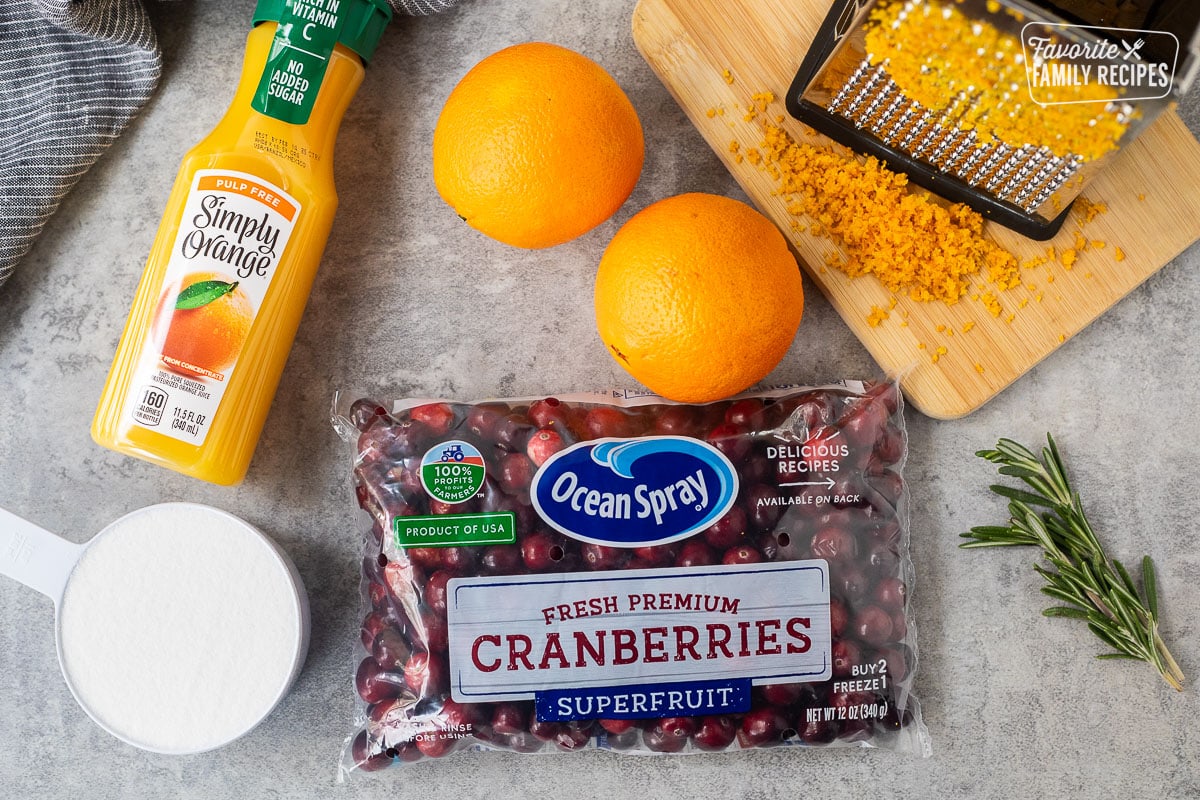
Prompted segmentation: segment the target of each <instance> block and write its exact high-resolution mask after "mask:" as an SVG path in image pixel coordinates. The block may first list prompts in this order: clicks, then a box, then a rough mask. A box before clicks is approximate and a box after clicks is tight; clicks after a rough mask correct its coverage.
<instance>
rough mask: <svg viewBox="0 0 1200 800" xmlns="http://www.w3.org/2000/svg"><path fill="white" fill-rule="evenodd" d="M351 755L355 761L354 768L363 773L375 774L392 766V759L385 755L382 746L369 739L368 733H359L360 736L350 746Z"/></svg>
mask: <svg viewBox="0 0 1200 800" xmlns="http://www.w3.org/2000/svg"><path fill="white" fill-rule="evenodd" d="M350 755H351V758H353V759H354V766H355V767H356V768H358V769H361V770H362V771H363V772H375V771H377V770H381V769H383V768H384V767H388V766H391V764H392V759H391V757H390V756H388V755H387V754H386V753H384V751H383V748H382V747H380V745H378V744H376V743H374V742H372V741H371V740H370V739H369V738H368V737H367V732H366V731H359V733H358V736H356V737H355V738H354V744H352V745H351V746H350Z"/></svg>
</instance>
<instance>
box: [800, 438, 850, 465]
mask: <svg viewBox="0 0 1200 800" xmlns="http://www.w3.org/2000/svg"><path fill="white" fill-rule="evenodd" d="M803 452H804V460H805V461H806V462H807V464H808V474H809V475H825V474H829V473H832V472H837V471H838V470H837V467H839V466H840V465H841V463H842V462H843V461H845V460H847V459H849V458H850V456H851V455H852V453H853V450H852V448H851V447H850V446H849V445H848V444H847V443H846V437H845V436H844V435H843V434H842V433H841V431H838V430H836V429H834V428H821V429H819V430H818V431H817V432H816V433H814V434H813V435H812V436H809V437H808V439H807V440H806V441H805V442H804V451H803Z"/></svg>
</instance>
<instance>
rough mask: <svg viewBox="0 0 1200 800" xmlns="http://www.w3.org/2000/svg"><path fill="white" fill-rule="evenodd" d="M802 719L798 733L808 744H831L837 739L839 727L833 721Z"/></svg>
mask: <svg viewBox="0 0 1200 800" xmlns="http://www.w3.org/2000/svg"><path fill="white" fill-rule="evenodd" d="M802 719H803V721H802V722H801V723H800V729H799V731H798V733H799V734H800V739H801V740H802V741H803V742H805V743H806V744H829V743H830V742H832V741H833V740H834V739H836V738H837V734H838V725H837V723H836V722H834V721H833V720H826V719H813V720H809V719H804V718H802Z"/></svg>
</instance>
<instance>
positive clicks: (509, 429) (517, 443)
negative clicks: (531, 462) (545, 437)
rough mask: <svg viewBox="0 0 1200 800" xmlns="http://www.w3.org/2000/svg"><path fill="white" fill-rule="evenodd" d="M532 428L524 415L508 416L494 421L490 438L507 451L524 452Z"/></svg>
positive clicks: (514, 414)
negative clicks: (494, 425) (494, 424)
mask: <svg viewBox="0 0 1200 800" xmlns="http://www.w3.org/2000/svg"><path fill="white" fill-rule="evenodd" d="M533 430H534V427H533V425H532V424H531V423H530V422H529V420H528V419H527V418H526V417H525V415H524V414H516V413H513V414H508V415H506V416H504V417H501V418H500V419H498V420H497V421H496V427H495V430H494V432H493V435H492V438H494V439H495V440H496V444H498V445H500V446H501V447H504V448H506V449H508V450H514V451H518V450H524V449H525V445H526V443H527V442H528V441H529V436H530V434H532V433H533Z"/></svg>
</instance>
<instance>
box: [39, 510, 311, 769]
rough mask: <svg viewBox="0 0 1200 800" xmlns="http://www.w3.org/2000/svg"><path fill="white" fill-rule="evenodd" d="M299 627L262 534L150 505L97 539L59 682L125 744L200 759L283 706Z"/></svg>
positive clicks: (72, 594) (287, 580)
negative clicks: (198, 755)
mask: <svg viewBox="0 0 1200 800" xmlns="http://www.w3.org/2000/svg"><path fill="white" fill-rule="evenodd" d="M302 624H303V622H302V620H301V613H300V611H299V609H298V606H297V598H296V589H295V588H294V584H293V583H292V580H291V577H290V573H289V571H288V569H287V567H286V566H285V565H284V563H283V562H282V561H281V560H280V558H279V556H278V555H277V554H276V553H275V551H274V550H273V549H272V547H271V546H270V544H268V543H267V542H266V541H264V540H263V539H262V538H261V537H260V536H258V535H257V534H256V533H255V532H253V531H252V530H249V529H247V528H246V527H244V526H243V525H242V524H241V523H240V522H239V521H238V520H237V519H235V518H231V517H228V516H226V515H224V514H222V513H220V512H217V511H215V510H213V509H207V508H204V507H203V506H193V505H164V506H152V507H150V508H147V509H144V510H143V511H141V512H138V513H135V514H132V515H130V516H129V517H126V518H124V519H122V520H119V521H118V522H117V523H114V525H113V526H112V527H111V528H110V529H109V530H107V531H105V532H104V533H103V534H101V535H100V536H98V537H97V538H96V540H95V541H94V542H93V543H92V544H91V545H90V546H89V547H88V548H87V550H86V551H85V552H84V555H83V558H82V559H81V560H80V562H79V564H78V565H77V566H76V567H75V570H74V572H73V573H72V574H71V578H70V581H69V582H68V584H67V591H66V594H65V595H64V597H63V602H62V608H61V609H60V631H61V637H62V638H61V641H60V645H61V650H62V659H63V669H64V671H65V673H66V676H67V680H68V682H69V683H70V684H71V687H72V689H73V690H74V692H75V694H76V697H77V698H78V699H79V701H80V703H81V704H82V705H83V706H84V707H85V708H86V709H87V710H88V711H89V712H90V713H91V714H92V716H94V717H95V718H96V719H97V720H98V721H99V722H101V724H103V725H104V726H106V727H107V728H108V729H109V730H110V731H112V732H113V733H115V734H116V735H118V736H119V737H121V738H123V739H125V740H126V741H128V742H130V743H131V744H135V745H137V746H139V747H143V748H146V749H149V750H154V751H157V752H163V753H194V752H201V751H204V750H210V749H212V748H214V747H219V746H221V745H223V744H226V743H228V742H230V741H232V740H233V739H235V738H237V737H238V736H240V735H241V734H242V733H245V732H246V731H248V730H249V729H250V728H252V727H254V725H256V724H257V723H258V722H259V721H260V720H261V719H262V718H263V717H264V716H265V715H266V714H267V713H268V712H269V711H270V710H271V708H273V707H274V705H275V703H276V702H277V701H278V700H279V698H280V696H281V694H282V692H283V691H284V690H285V689H286V687H287V685H288V682H289V680H290V678H291V677H292V673H293V670H294V668H295V666H296V663H297V660H298V659H299V658H301V657H302V656H303V654H302V653H300V652H299V649H300V647H301V641H302V633H301V627H302Z"/></svg>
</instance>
